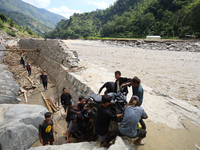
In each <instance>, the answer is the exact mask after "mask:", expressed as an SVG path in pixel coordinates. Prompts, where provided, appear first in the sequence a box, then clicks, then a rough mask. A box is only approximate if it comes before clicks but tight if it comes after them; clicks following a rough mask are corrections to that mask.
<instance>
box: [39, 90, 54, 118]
mask: <svg viewBox="0 0 200 150" xmlns="http://www.w3.org/2000/svg"><path fill="white" fill-rule="evenodd" d="M41 95H42V98H43V99H44V102H45V104H46V106H47V109H48V110H49V112H50V113H52V114H53V111H52V109H51V107H50V106H49V103H48V101H47V99H46V98H45V96H44V94H43V93H42V92H41Z"/></svg>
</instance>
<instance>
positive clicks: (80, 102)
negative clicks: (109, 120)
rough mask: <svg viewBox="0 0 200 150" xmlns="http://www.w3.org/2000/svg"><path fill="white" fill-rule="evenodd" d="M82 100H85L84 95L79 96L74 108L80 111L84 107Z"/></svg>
mask: <svg viewBox="0 0 200 150" xmlns="http://www.w3.org/2000/svg"><path fill="white" fill-rule="evenodd" d="M84 101H85V97H84V96H80V97H79V102H78V103H76V110H78V111H82V109H83V108H84Z"/></svg>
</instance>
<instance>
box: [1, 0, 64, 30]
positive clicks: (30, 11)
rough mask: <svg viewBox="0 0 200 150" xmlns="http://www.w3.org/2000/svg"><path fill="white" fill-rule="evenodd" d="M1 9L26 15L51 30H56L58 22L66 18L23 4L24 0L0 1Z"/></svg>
mask: <svg viewBox="0 0 200 150" xmlns="http://www.w3.org/2000/svg"><path fill="white" fill-rule="evenodd" d="M0 9H3V10H6V11H11V12H18V13H21V14H24V15H26V16H29V17H30V18H33V19H35V20H37V21H38V22H40V23H41V24H44V25H46V26H47V27H49V28H55V26H56V24H57V22H59V21H60V20H61V19H65V17H62V16H60V15H57V14H54V13H52V12H50V11H48V10H45V9H41V8H37V7H35V6H33V5H30V4H28V3H26V2H23V1H22V0H0ZM2 13H5V12H2ZM12 19H14V18H12Z"/></svg>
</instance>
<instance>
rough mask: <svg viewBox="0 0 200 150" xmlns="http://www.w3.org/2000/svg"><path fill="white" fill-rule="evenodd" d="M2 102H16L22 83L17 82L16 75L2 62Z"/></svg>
mask: <svg viewBox="0 0 200 150" xmlns="http://www.w3.org/2000/svg"><path fill="white" fill-rule="evenodd" d="M0 85H1V86H0V104H15V103H19V102H20V101H21V100H20V98H18V92H19V90H20V85H19V84H18V83H16V82H15V80H14V75H13V74H12V73H11V72H9V71H8V67H7V66H6V65H2V64H0Z"/></svg>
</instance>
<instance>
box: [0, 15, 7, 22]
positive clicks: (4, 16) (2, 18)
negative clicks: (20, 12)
mask: <svg viewBox="0 0 200 150" xmlns="http://www.w3.org/2000/svg"><path fill="white" fill-rule="evenodd" d="M0 18H1V20H2V21H3V22H7V20H8V17H6V15H5V14H0Z"/></svg>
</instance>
